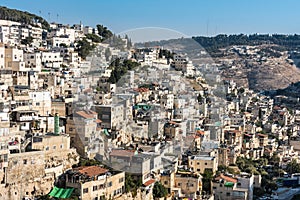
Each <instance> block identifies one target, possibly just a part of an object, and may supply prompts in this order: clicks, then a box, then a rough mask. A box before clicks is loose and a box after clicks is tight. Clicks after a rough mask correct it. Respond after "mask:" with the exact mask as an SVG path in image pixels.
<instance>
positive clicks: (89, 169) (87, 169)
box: [74, 166, 108, 177]
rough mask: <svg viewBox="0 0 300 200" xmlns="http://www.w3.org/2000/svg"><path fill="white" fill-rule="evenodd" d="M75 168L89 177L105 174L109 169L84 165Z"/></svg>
mask: <svg viewBox="0 0 300 200" xmlns="http://www.w3.org/2000/svg"><path fill="white" fill-rule="evenodd" d="M74 170H76V171H78V172H80V173H81V174H85V175H87V176H89V177H92V176H97V175H101V174H105V173H106V172H108V169H105V168H102V167H99V166H84V167H78V168H75V169H74Z"/></svg>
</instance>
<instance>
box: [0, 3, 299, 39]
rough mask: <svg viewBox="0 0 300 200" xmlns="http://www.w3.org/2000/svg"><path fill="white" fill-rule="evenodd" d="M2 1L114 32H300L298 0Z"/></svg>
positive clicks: (57, 19)
mask: <svg viewBox="0 0 300 200" xmlns="http://www.w3.org/2000/svg"><path fill="white" fill-rule="evenodd" d="M0 5H1V6H6V7H8V8H14V9H19V10H23V11H28V12H31V13H34V14H37V15H41V16H42V17H44V18H45V19H46V20H48V21H50V22H53V21H54V22H58V23H63V24H70V25H73V24H79V23H80V22H81V23H82V24H84V25H89V26H93V27H95V25H96V24H103V25H105V26H107V27H108V28H109V29H110V30H112V31H113V32H114V33H120V32H126V31H129V30H132V29H138V30H140V29H142V28H143V27H160V28H163V29H165V30H174V33H180V34H179V35H184V36H199V35H203V36H212V35H216V34H239V33H243V34H251V33H284V34H294V33H298V34H300V12H299V7H300V1H299V0H284V1H281V0H80V1H79V0H73V1H69V0H0ZM175 35H176V34H175Z"/></svg>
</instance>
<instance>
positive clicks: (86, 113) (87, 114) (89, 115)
mask: <svg viewBox="0 0 300 200" xmlns="http://www.w3.org/2000/svg"><path fill="white" fill-rule="evenodd" d="M76 114H77V115H80V116H81V117H83V118H86V119H93V118H95V115H97V113H96V112H94V111H91V110H88V111H84V110H82V111H78V112H76Z"/></svg>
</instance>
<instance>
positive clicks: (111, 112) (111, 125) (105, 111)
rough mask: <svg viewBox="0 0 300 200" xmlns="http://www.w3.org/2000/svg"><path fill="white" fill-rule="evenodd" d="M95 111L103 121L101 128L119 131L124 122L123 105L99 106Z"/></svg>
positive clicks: (95, 107)
mask: <svg viewBox="0 0 300 200" xmlns="http://www.w3.org/2000/svg"><path fill="white" fill-rule="evenodd" d="M94 110H95V111H96V112H97V113H98V118H99V119H100V120H101V121H102V123H101V127H102V128H106V129H115V130H116V129H119V128H120V126H121V124H122V122H123V120H124V117H123V115H124V107H123V104H113V105H97V106H94Z"/></svg>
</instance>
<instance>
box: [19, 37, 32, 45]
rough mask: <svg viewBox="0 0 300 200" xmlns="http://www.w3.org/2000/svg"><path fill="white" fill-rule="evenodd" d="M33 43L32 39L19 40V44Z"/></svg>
mask: <svg viewBox="0 0 300 200" xmlns="http://www.w3.org/2000/svg"><path fill="white" fill-rule="evenodd" d="M32 42H33V37H31V36H28V37H26V38H25V39H22V40H21V44H25V45H30V44H31V43H32Z"/></svg>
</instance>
